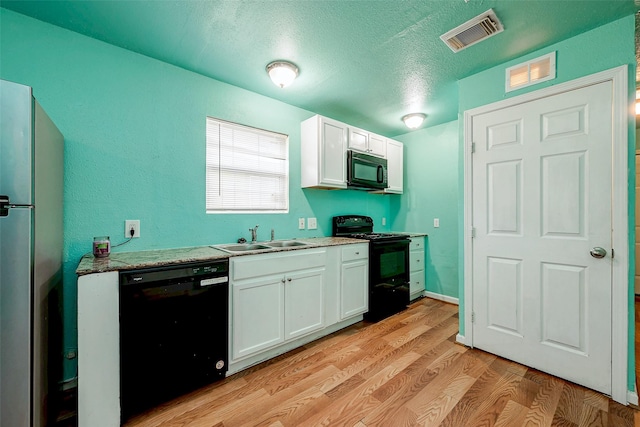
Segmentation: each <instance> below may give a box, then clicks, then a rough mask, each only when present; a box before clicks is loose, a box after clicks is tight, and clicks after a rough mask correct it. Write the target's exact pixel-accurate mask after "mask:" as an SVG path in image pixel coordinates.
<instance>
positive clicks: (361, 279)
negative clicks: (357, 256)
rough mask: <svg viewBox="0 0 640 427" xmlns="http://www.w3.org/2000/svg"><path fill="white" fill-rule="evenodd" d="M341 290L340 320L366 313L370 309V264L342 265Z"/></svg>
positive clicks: (363, 262) (354, 263) (349, 263)
mask: <svg viewBox="0 0 640 427" xmlns="http://www.w3.org/2000/svg"><path fill="white" fill-rule="evenodd" d="M341 282H342V283H341V289H340V318H341V319H342V320H344V319H347V318H349V317H352V316H355V315H358V314H362V313H365V312H366V311H367V310H368V309H369V262H368V260H364V261H354V262H348V263H344V264H342V281H341Z"/></svg>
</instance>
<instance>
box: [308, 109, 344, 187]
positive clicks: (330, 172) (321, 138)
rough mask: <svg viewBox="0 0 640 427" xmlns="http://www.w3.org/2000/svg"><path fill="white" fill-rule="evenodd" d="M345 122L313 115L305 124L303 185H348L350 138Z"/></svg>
mask: <svg viewBox="0 0 640 427" xmlns="http://www.w3.org/2000/svg"><path fill="white" fill-rule="evenodd" d="M348 129H349V126H347V125H346V124H344V123H340V122H338V121H336V120H331V119H328V118H326V117H322V116H318V115H316V116H313V117H311V118H309V119H307V120H305V121H303V122H302V124H301V153H300V156H301V174H300V177H301V183H302V187H303V188H347V167H346V165H347V137H348Z"/></svg>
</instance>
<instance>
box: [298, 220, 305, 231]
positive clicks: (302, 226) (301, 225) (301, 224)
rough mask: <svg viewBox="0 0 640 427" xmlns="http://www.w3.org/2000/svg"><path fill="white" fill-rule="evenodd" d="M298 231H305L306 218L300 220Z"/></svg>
mask: <svg viewBox="0 0 640 427" xmlns="http://www.w3.org/2000/svg"><path fill="white" fill-rule="evenodd" d="M298 230H304V218H298Z"/></svg>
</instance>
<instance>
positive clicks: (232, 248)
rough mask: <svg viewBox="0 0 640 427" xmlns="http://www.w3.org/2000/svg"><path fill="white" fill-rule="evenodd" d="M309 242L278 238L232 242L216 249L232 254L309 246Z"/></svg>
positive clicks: (217, 246)
mask: <svg viewBox="0 0 640 427" xmlns="http://www.w3.org/2000/svg"><path fill="white" fill-rule="evenodd" d="M307 245H308V243H304V242H300V241H298V240H276V241H273V242H262V243H232V244H228V245H215V246H213V247H214V248H216V249H220V250H221V251H225V252H228V253H230V254H235V253H240V252H249V251H269V250H274V249H276V248H291V247H295V246H307Z"/></svg>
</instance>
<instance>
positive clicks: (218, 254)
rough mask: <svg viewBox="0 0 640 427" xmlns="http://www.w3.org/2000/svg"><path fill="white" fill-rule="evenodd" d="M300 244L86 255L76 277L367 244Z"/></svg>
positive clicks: (341, 240) (334, 240)
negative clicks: (242, 249)
mask: <svg viewBox="0 0 640 427" xmlns="http://www.w3.org/2000/svg"><path fill="white" fill-rule="evenodd" d="M296 240H298V241H300V242H304V243H306V244H307V245H305V246H293V247H284V248H273V249H271V250H269V251H246V252H242V253H237V254H230V253H227V252H224V251H222V250H220V249H216V248H214V247H212V246H195V247H188V248H177V249H155V250H147V251H136V252H112V253H111V254H110V255H109V256H108V257H105V258H96V257H94V256H93V254H87V255H85V256H83V257H82V258H81V259H80V263H79V264H78V268H77V269H76V275H78V276H84V275H86V274H93V273H106V272H108V271H124V270H137V269H139V268H150V267H163V266H168V265H177V264H187V263H192V262H206V261H213V260H217V259H225V258H231V257H236V256H245V255H258V254H265V253H274V252H284V251H295V250H302V249H311V248H320V247H326V246H339V245H353V244H356V243H367V241H366V240H362V239H351V238H348V237H314V238H309V239H296Z"/></svg>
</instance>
